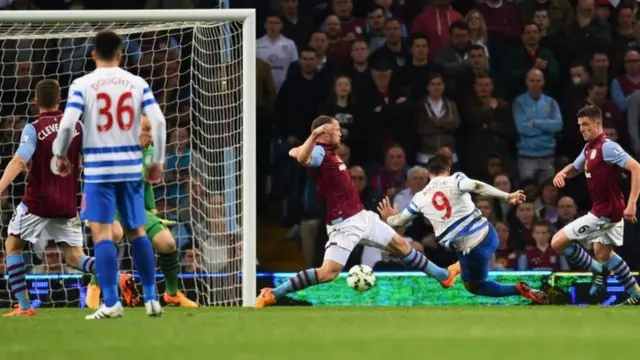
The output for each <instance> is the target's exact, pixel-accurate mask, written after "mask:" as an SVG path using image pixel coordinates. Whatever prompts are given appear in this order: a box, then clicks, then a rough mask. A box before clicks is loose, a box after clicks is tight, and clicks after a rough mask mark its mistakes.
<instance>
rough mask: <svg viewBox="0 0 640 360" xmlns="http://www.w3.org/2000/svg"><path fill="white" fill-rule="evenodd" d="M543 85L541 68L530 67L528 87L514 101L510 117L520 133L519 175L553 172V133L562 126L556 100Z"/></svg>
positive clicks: (549, 174)
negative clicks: (544, 92) (544, 91)
mask: <svg viewBox="0 0 640 360" xmlns="http://www.w3.org/2000/svg"><path fill="white" fill-rule="evenodd" d="M543 86H544V78H543V75H542V72H541V71H540V70H537V69H532V70H531V71H529V73H528V74H527V88H528V91H527V92H526V93H524V94H522V95H520V96H518V97H517V98H516V99H515V101H514V103H513V118H514V120H515V124H516V128H517V131H518V135H519V138H518V140H517V147H518V166H519V169H520V177H521V178H528V177H532V176H535V175H538V173H542V174H544V175H547V176H552V175H553V164H554V154H555V150H556V149H555V147H556V141H555V138H554V137H555V135H556V134H557V133H558V132H559V131H560V130H562V116H561V114H560V108H559V106H558V103H556V101H555V100H554V99H553V98H551V97H549V96H547V95H545V94H543V93H542V88H543ZM543 177H546V176H543Z"/></svg>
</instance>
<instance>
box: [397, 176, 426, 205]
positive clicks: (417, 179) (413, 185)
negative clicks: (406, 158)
mask: <svg viewBox="0 0 640 360" xmlns="http://www.w3.org/2000/svg"><path fill="white" fill-rule="evenodd" d="M428 182H429V173H428V172H427V169H425V168H423V167H422V166H414V167H412V168H411V169H410V170H409V171H408V172H407V187H406V188H405V189H403V190H401V191H400V192H399V193H398V194H396V196H395V198H394V199H393V203H394V206H395V207H396V208H397V209H398V210H399V211H402V210H404V209H406V208H407V206H409V204H410V203H411V201H412V200H413V196H414V195H415V194H417V193H418V192H419V191H421V190H422V189H424V187H425V186H427V183H428Z"/></svg>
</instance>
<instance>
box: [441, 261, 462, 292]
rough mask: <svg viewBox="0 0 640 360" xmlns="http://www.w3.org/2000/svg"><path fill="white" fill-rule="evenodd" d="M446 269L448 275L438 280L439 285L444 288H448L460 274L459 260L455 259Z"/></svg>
mask: <svg viewBox="0 0 640 360" xmlns="http://www.w3.org/2000/svg"><path fill="white" fill-rule="evenodd" d="M447 270H449V277H448V278H447V279H446V280H443V281H440V286H442V287H443V288H445V289H448V288H450V287H452V286H453V284H455V283H456V278H457V277H458V275H460V262H459V261H456V263H455V264H453V265H450V266H449V267H448V268H447Z"/></svg>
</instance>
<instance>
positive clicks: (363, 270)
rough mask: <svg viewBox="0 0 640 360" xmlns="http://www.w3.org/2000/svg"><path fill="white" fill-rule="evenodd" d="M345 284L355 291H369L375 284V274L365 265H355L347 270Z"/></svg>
mask: <svg viewBox="0 0 640 360" xmlns="http://www.w3.org/2000/svg"><path fill="white" fill-rule="evenodd" d="M347 284H348V285H349V287H350V288H352V289H353V290H355V291H357V292H365V291H369V290H371V288H373V287H374V286H375V284H376V276H375V275H374V274H373V270H372V269H371V268H370V267H368V266H367V265H356V266H354V267H352V268H351V269H350V270H349V275H348V276H347Z"/></svg>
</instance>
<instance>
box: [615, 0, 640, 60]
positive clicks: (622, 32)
mask: <svg viewBox="0 0 640 360" xmlns="http://www.w3.org/2000/svg"><path fill="white" fill-rule="evenodd" d="M616 20H617V21H616V24H617V27H616V31H615V32H614V34H613V39H612V43H611V50H610V53H611V56H612V60H613V64H614V66H616V67H618V66H620V65H622V61H621V60H622V58H621V56H622V55H624V54H625V52H626V51H627V49H628V48H629V43H632V42H634V41H635V38H636V36H635V31H634V26H633V24H634V23H635V22H636V15H635V1H625V2H623V3H622V4H621V5H620V7H618V11H617V15H616Z"/></svg>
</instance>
